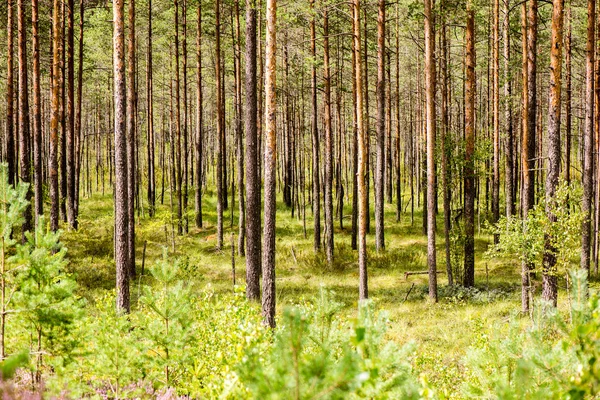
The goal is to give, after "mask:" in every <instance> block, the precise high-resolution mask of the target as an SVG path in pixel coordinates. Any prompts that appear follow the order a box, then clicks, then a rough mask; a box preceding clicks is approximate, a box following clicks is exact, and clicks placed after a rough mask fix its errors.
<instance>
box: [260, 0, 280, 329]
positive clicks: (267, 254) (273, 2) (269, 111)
mask: <svg viewBox="0 0 600 400" xmlns="http://www.w3.org/2000/svg"><path fill="white" fill-rule="evenodd" d="M266 20H267V32H266V46H265V47H266V63H265V67H266V68H265V226H264V231H263V235H264V247H263V254H262V262H263V300H262V312H263V318H264V322H265V324H266V325H268V326H269V327H271V328H274V327H275V300H276V299H275V210H276V204H275V201H276V199H275V181H276V178H277V177H276V173H277V172H276V170H275V169H276V168H277V139H276V133H275V129H276V127H277V126H276V119H275V116H276V112H277V102H276V99H275V91H276V48H277V42H276V40H277V39H276V27H277V22H276V21H277V0H267V14H266Z"/></svg>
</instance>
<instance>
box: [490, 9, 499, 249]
mask: <svg viewBox="0 0 600 400" xmlns="http://www.w3.org/2000/svg"><path fill="white" fill-rule="evenodd" d="M493 14H494V15H493V35H492V36H493V38H492V41H493V43H492V124H493V130H494V133H493V143H494V160H493V176H492V223H494V224H495V223H497V222H498V219H500V0H494V5H493ZM499 240H500V236H499V235H494V243H498V242H499Z"/></svg>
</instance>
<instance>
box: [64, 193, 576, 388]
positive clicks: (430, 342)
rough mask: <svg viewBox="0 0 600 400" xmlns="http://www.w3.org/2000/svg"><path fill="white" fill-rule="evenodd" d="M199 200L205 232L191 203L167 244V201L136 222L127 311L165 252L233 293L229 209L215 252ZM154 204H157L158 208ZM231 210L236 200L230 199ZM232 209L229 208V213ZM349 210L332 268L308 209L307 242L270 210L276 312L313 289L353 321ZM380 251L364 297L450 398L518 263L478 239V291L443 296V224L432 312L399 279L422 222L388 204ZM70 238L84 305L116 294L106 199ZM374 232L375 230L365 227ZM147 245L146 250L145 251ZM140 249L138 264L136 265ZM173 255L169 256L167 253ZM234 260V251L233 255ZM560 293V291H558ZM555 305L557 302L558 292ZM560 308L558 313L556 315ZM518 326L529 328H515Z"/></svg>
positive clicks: (85, 202)
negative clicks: (185, 229)
mask: <svg viewBox="0 0 600 400" xmlns="http://www.w3.org/2000/svg"><path fill="white" fill-rule="evenodd" d="M211 195H212V194H211V193H208V196H206V197H204V199H203V204H204V214H203V215H204V226H205V227H204V228H202V229H197V228H195V227H193V225H194V223H193V222H194V219H193V215H192V214H193V201H192V202H191V204H190V206H191V207H190V208H191V213H190V215H192V216H191V217H190V222H189V226H190V232H189V234H187V235H183V236H178V235H177V233H176V230H177V228H176V227H175V234H173V230H172V225H171V213H170V207H169V201H170V200H169V197H168V194H167V195H166V196H165V199H164V200H165V203H164V205H162V206H159V207H158V209H157V213H156V216H155V217H154V218H152V219H151V218H149V217H148V216H147V215H145V216H141V217H140V218H139V219H138V224H137V226H136V236H137V239H136V243H137V255H136V256H137V271H138V279H137V280H136V282H133V283H132V290H131V293H132V305H133V306H134V307H135V304H136V301H137V296H138V294H139V286H140V283H141V281H142V280H145V279H146V277H144V276H142V277H141V278H140V277H139V275H141V272H142V271H141V269H142V259H143V258H145V261H144V264H145V272H144V274H147V271H148V266H149V265H152V264H153V262H154V261H155V260H156V259H158V258H160V257H161V256H162V253H163V249H164V248H165V246H167V247H168V252H169V258H173V259H175V258H179V259H181V260H182V261H183V264H184V268H185V269H187V271H188V272H189V276H191V277H194V279H193V280H192V282H191V283H192V284H193V285H194V287H195V288H197V290H201V289H203V288H206V287H208V286H210V287H211V288H212V290H214V291H215V292H226V291H231V290H233V282H232V279H233V274H232V253H231V235H232V234H233V235H235V237H234V241H235V243H236V244H237V233H238V228H237V211H238V206H237V202H236V204H235V205H234V207H233V208H234V211H235V215H234V224H233V228H231V207H230V208H229V210H227V211H226V212H225V213H224V221H225V238H224V243H225V246H224V248H223V250H222V251H216V250H215V245H216V226H215V224H216V214H215V212H214V210H215V208H216V207H215V198H214V196H211ZM159 200H160V199H159ZM230 200H231V198H230ZM236 200H237V199H236ZM230 206H231V205H230ZM350 212H351V210H350V208H347V209H346V210H345V213H346V214H345V216H347V217H346V218H344V220H343V222H344V229H340V226H339V219H337V220H336V221H335V248H336V250H335V262H334V263H333V265H332V266H327V263H326V261H325V258H324V255H322V254H321V255H315V254H314V251H313V236H312V231H313V230H312V214H311V211H310V208H309V207H308V209H307V213H306V214H307V218H306V235H305V232H304V225H303V220H302V218H298V216H297V215H296V216H295V217H293V218H292V217H291V210H290V209H288V208H287V207H285V205H284V204H283V203H278V212H277V233H276V238H277V239H276V240H277V253H276V274H277V281H276V282H277V306H278V309H279V310H281V308H282V307H285V306H286V305H291V304H294V303H298V302H300V301H303V300H310V299H312V298H314V297H315V296H316V294H317V293H318V291H319V290H320V288H321V287H325V288H327V289H329V290H331V291H333V293H334V297H335V299H336V300H337V301H339V302H341V303H342V304H344V305H345V309H344V311H343V313H345V315H347V316H348V318H351V317H352V316H353V315H355V310H356V306H357V299H358V268H357V253H356V252H354V251H352V250H351V246H350V237H351V220H350ZM385 212H386V216H385V217H386V218H385V223H386V226H385V244H386V250H385V251H384V252H382V253H380V254H378V253H376V252H375V250H374V248H375V246H374V238H373V236H374V235H372V234H371V235H368V239H367V243H368V247H369V249H371V250H370V251H369V256H368V273H369V295H370V297H371V298H372V299H373V300H374V302H375V304H376V306H377V308H378V309H383V310H386V311H387V312H388V313H389V314H388V315H389V319H390V328H389V331H388V334H389V337H390V338H391V339H392V340H394V341H397V342H398V343H401V344H402V343H407V342H414V343H415V344H416V346H417V349H418V351H417V352H416V356H415V358H414V360H413V364H414V366H415V369H416V371H417V372H418V373H422V374H423V376H424V377H426V379H427V380H428V381H429V382H430V383H431V384H432V385H433V386H434V387H437V388H444V389H443V390H444V391H446V392H447V394H450V395H451V394H452V392H455V390H457V389H458V385H460V382H461V381H462V380H463V378H464V377H465V373H467V372H465V371H464V367H463V366H462V365H463V364H462V363H461V359H463V357H464V356H465V355H466V353H467V351H468V349H469V346H470V345H472V344H474V343H475V342H477V341H478V340H480V337H478V336H481V335H486V334H487V332H489V331H490V330H496V331H497V330H498V329H500V330H501V329H503V327H508V324H509V321H511V320H514V318H513V317H515V316H517V314H518V311H519V310H520V296H521V290H520V264H519V261H518V260H502V259H487V258H485V257H483V253H484V252H485V251H486V249H487V247H488V245H489V243H490V241H491V236H489V235H487V234H485V233H483V232H479V233H480V234H479V235H477V237H476V271H475V272H476V278H475V281H476V287H475V288H474V289H471V290H465V289H462V288H460V287H458V286H454V287H449V286H448V285H447V277H446V275H445V255H444V238H443V234H442V229H441V227H443V221H442V220H441V218H440V219H439V221H438V237H437V250H438V254H437V260H438V270H439V271H444V273H440V274H439V275H438V284H439V302H438V303H437V304H432V303H430V302H429V301H427V275H426V274H421V275H410V276H408V277H407V276H405V273H406V272H410V271H426V269H427V267H426V262H427V258H426V244H427V239H426V236H425V235H423V234H422V222H421V221H422V214H421V213H420V212H419V213H415V215H414V221H413V222H411V215H410V213H408V214H406V213H405V214H403V215H402V217H401V220H400V222H396V216H395V205H391V204H386V210H385ZM79 221H80V229H79V231H78V232H68V231H65V232H64V235H63V241H64V242H65V244H66V246H67V248H68V257H69V259H70V260H71V263H70V269H71V271H72V272H73V273H74V274H75V276H76V279H77V281H78V283H79V285H80V293H81V295H82V296H84V297H86V298H88V299H90V300H91V299H93V298H94V297H95V296H97V295H98V294H99V293H100V292H103V291H105V290H107V289H108V290H110V289H114V286H115V269H114V261H113V232H112V229H113V206H112V197H111V196H110V195H109V194H107V195H94V196H92V197H91V198H88V199H82V202H81V210H80V219H79ZM372 231H373V232H374V224H373V225H372ZM144 244H145V245H144ZM144 248H145V257H144V256H143V253H144ZM173 249H174V250H173ZM236 253H237V251H236ZM235 275H236V282H237V283H238V284H243V283H244V280H245V262H244V259H243V258H242V257H239V256H237V254H236V256H235ZM562 286H564V285H562ZM559 296H560V299H559V302H560V301H561V300H562V303H564V302H565V297H566V296H565V293H564V287H562V288H561V293H560V295H559ZM559 307H560V305H559ZM522 321H523V323H525V322H526V321H527V318H522Z"/></svg>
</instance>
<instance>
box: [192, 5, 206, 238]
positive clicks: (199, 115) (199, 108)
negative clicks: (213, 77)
mask: <svg viewBox="0 0 600 400" xmlns="http://www.w3.org/2000/svg"><path fill="white" fill-rule="evenodd" d="M196 64H197V68H196V81H197V82H196V92H197V94H196V97H197V99H196V101H197V103H196V193H195V197H194V200H195V213H196V228H202V156H203V154H202V152H203V147H204V115H203V114H204V113H203V106H204V104H203V102H204V98H203V94H204V93H203V90H202V82H203V81H202V2H201V1H199V2H198V12H197V27H196Z"/></svg>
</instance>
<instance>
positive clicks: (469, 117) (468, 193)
mask: <svg viewBox="0 0 600 400" xmlns="http://www.w3.org/2000/svg"><path fill="white" fill-rule="evenodd" d="M465 64H466V65H465V66H466V88H465V90H466V92H465V143H466V149H465V167H464V172H463V173H464V191H465V194H464V196H465V198H464V201H465V205H464V218H465V245H464V249H465V265H464V278H463V285H464V286H467V287H469V286H473V285H474V284H475V165H474V164H475V160H474V153H475V93H476V90H477V87H476V83H475V12H474V11H473V8H472V4H471V3H470V2H469V3H468V5H467V31H466V59H465Z"/></svg>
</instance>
